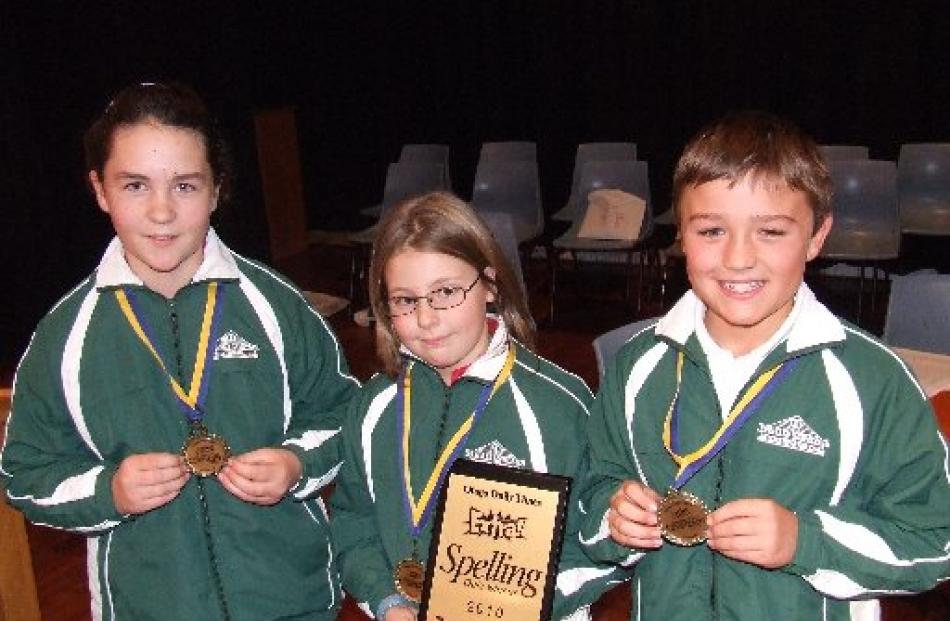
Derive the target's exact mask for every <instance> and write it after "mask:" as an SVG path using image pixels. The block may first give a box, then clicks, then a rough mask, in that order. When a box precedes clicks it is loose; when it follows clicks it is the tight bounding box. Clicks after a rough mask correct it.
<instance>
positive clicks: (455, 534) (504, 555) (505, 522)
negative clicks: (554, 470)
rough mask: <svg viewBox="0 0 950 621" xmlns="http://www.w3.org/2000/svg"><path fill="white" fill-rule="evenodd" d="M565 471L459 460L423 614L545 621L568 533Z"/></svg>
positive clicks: (442, 512) (439, 522)
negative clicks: (527, 468) (543, 472)
mask: <svg viewBox="0 0 950 621" xmlns="http://www.w3.org/2000/svg"><path fill="white" fill-rule="evenodd" d="M570 488H571V480H570V479H569V478H567V477H561V476H555V475H550V474H541V473H536V472H531V471H527V470H517V469H513V468H506V467H503V466H493V465H488V464H482V463H476V462H472V461H468V460H465V459H459V460H458V461H456V462H455V464H454V465H453V466H452V469H451V470H450V471H449V474H448V476H447V477H446V482H445V485H444V486H443V488H442V494H441V495H440V497H439V505H438V509H437V512H436V514H435V522H434V524H433V529H432V541H431V544H430V546H429V561H428V563H426V574H425V583H424V585H423V592H422V603H421V606H420V608H419V620H420V621H426V620H429V621H466V620H475V619H478V620H481V621H484V620H485V619H502V620H508V621H544V620H545V619H548V618H549V617H550V614H551V605H552V602H553V598H554V584H555V580H556V578H557V563H558V559H559V558H560V554H561V543H562V541H563V539H564V526H565V518H566V512H567V498H568V495H569V493H570Z"/></svg>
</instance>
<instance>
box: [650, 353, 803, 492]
mask: <svg viewBox="0 0 950 621" xmlns="http://www.w3.org/2000/svg"><path fill="white" fill-rule="evenodd" d="M683 361H684V354H683V352H682V351H680V352H679V354H678V355H677V358H676V392H675V393H674V395H673V401H672V402H671V403H670V408H669V411H668V412H667V414H666V421H665V422H664V423H663V446H665V447H666V450H667V451H668V452H669V454H670V455H671V456H672V457H673V461H674V462H676V465H677V466H679V469H678V470H677V473H676V478H675V479H674V481H673V485H672V486H671V487H672V488H673V489H679V488H681V487H682V486H683V485H685V484H686V482H687V481H689V480H690V479H691V478H692V477H693V475H695V474H696V473H697V472H699V470H700V469H702V467H703V466H705V465H706V464H707V463H709V461H710V460H711V459H712V458H713V457H715V456H716V455H718V454H719V452H720V451H721V450H722V449H723V448H725V446H726V445H727V444H728V443H729V441H730V440H732V438H733V437H735V435H736V434H737V433H738V432H739V430H740V429H741V428H742V426H743V425H745V423H746V422H747V421H748V420H749V419H750V418H752V416H753V415H754V414H755V413H756V412H757V411H758V410H759V408H760V407H761V406H762V403H763V402H764V401H765V399H766V398H768V396H769V395H770V394H772V392H773V391H774V390H775V389H776V388H777V387H778V386H779V385H780V384H781V383H782V382H784V381H785V379H786V378H787V377H788V375H789V374H790V373H791V372H792V370H793V369H794V368H795V366H796V365H797V364H798V358H791V359H789V360H786V361H785V362H782V363H780V364H777V365H775V366H774V367H772V368H770V369H768V370H767V371H765V372H764V373H762V374H761V375H760V376H759V377H758V378H756V380H755V381H754V382H752V385H751V386H749V388H748V389H747V390H746V391H745V393H744V394H743V395H742V398H741V399H739V401H738V403H736V404H735V406H733V408H732V410H730V412H729V415H728V416H727V417H726V419H725V420H724V421H723V422H722V425H721V426H720V427H719V429H718V430H717V431H716V433H715V434H713V436H712V438H710V439H709V441H707V442H706V443H705V444H703V445H702V446H701V447H699V448H698V449H696V450H695V451H693V452H691V453H687V454H686V455H680V454H679V423H680V421H679V418H680V416H679V397H680V386H681V384H682V380H683Z"/></svg>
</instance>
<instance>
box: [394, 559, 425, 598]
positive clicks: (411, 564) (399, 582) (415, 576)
mask: <svg viewBox="0 0 950 621" xmlns="http://www.w3.org/2000/svg"><path fill="white" fill-rule="evenodd" d="M425 577H426V570H425V567H424V566H423V565H422V563H421V562H419V561H418V560H416V559H413V558H407V559H403V560H401V561H399V564H398V565H396V570H395V571H394V572H393V578H395V579H396V590H397V591H398V592H399V593H400V594H401V595H403V596H404V597H407V598H408V599H410V600H412V601H414V602H415V603H417V604H418V603H419V602H421V601H422V583H423V582H424V580H425Z"/></svg>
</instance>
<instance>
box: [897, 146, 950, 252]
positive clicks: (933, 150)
mask: <svg viewBox="0 0 950 621" xmlns="http://www.w3.org/2000/svg"><path fill="white" fill-rule="evenodd" d="M897 170H898V173H897V177H898V196H899V198H900V217H901V231H902V232H904V233H912V234H915V235H940V236H943V235H950V143H929V144H905V145H902V146H901V150H900V155H899V157H898V160H897Z"/></svg>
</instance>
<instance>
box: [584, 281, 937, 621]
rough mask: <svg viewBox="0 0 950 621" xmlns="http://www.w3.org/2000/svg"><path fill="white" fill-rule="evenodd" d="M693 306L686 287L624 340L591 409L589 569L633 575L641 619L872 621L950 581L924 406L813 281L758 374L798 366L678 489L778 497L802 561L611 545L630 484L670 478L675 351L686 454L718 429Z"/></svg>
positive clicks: (933, 441) (723, 497)
mask: <svg viewBox="0 0 950 621" xmlns="http://www.w3.org/2000/svg"><path fill="white" fill-rule="evenodd" d="M699 304H701V303H700V302H699V300H698V299H697V298H696V296H695V295H694V294H693V293H692V292H688V293H687V294H686V296H685V297H684V298H683V299H681V300H680V301H679V302H678V303H677V305H676V306H675V307H674V308H673V309H672V310H671V311H670V312H669V313H668V314H667V315H666V316H665V317H663V318H662V319H661V320H660V321H659V322H658V323H657V324H655V325H654V326H651V327H650V328H648V329H646V330H645V331H643V332H641V333H639V334H638V335H636V336H634V337H633V338H632V339H631V340H630V341H629V342H628V343H627V344H626V345H624V347H623V348H621V350H620V352H619V353H618V355H617V357H616V359H615V360H614V361H613V363H612V364H611V365H609V367H608V370H607V375H606V378H605V382H604V385H603V388H602V390H601V392H600V393H599V395H598V397H597V400H596V402H595V404H594V406H593V409H592V412H591V421H590V427H589V440H590V443H591V447H592V449H591V452H592V453H591V469H590V476H589V478H588V480H587V483H586V484H585V489H584V491H583V493H582V501H583V502H584V503H585V504H586V506H587V509H588V516H587V517H588V519H587V521H586V522H585V524H584V526H583V528H582V541H583V542H584V544H585V546H586V549H587V551H588V553H589V554H590V555H591V557H592V558H595V559H598V560H601V561H607V560H609V561H614V562H617V563H619V564H622V565H624V566H634V567H635V570H634V576H633V583H632V593H633V600H634V601H633V607H632V617H633V618H635V619H649V620H653V619H662V620H663V621H675V620H677V619H684V620H685V619H689V620H690V621H693V620H695V619H749V620H756V621H758V620H760V619H782V620H783V621H784V620H793V619H808V620H814V619H829V620H834V619H873V618H878V617H879V613H880V607H879V605H878V601H877V600H876V599H875V598H877V597H879V596H882V595H887V594H895V593H909V592H914V591H922V590H927V589H929V588H931V587H933V586H934V585H935V584H936V583H937V582H938V581H940V580H944V579H946V578H947V577H948V575H950V472H948V455H947V446H946V443H945V442H944V440H943V438H942V437H941V435H940V433H939V431H938V430H937V428H936V424H935V421H934V415H933V411H932V410H931V408H930V406H929V404H928V402H927V399H926V396H925V395H924V393H923V391H922V390H921V388H920V386H919V384H918V383H917V381H916V380H915V379H914V377H913V375H912V374H911V373H910V372H909V371H908V369H907V367H906V365H905V364H904V363H903V362H902V361H901V360H900V359H899V358H897V356H895V355H894V354H893V353H892V352H891V351H889V350H888V349H887V348H886V347H885V346H884V345H882V344H881V343H880V342H879V341H878V340H876V339H874V338H873V337H871V336H869V335H867V334H866V333H864V332H862V331H860V330H858V329H857V328H855V327H853V326H851V325H848V324H846V323H844V322H842V321H841V320H839V319H838V318H836V317H835V316H834V315H832V314H831V313H830V312H829V311H828V310H827V309H826V308H825V307H824V306H823V305H821V304H820V303H819V302H818V301H817V300H816V299H815V298H814V295H813V294H812V293H811V291H810V290H808V288H807V287H806V286H805V285H802V287H801V289H800V290H799V293H798V296H797V301H796V305H799V304H800V305H801V307H802V308H801V309H800V312H799V313H798V316H797V318H796V319H795V320H794V322H793V323H792V325H791V327H790V331H789V333H788V336H787V338H786V339H785V340H784V342H782V343H780V344H779V345H778V346H777V348H776V349H775V350H773V351H772V352H771V353H770V354H768V355H767V356H766V358H765V360H764V361H763V362H762V364H761V365H760V367H759V372H761V371H763V370H765V369H768V368H771V367H773V366H775V365H776V364H777V363H778V362H780V361H782V360H788V359H793V358H797V359H798V362H797V366H795V367H794V368H793V370H792V371H791V373H790V374H789V375H788V376H787V379H786V380H785V381H784V383H782V384H780V385H778V386H777V387H776V388H775V390H774V392H772V393H771V394H770V395H769V396H768V397H766V399H765V400H764V402H763V404H762V407H761V409H759V410H758V411H757V412H756V413H755V414H754V415H753V417H752V418H751V419H750V420H749V421H748V422H747V423H746V424H745V426H744V427H742V428H741V430H740V431H739V432H738V433H737V435H736V436H735V437H734V439H733V440H732V441H731V442H730V443H729V444H727V445H726V446H725V448H724V449H723V450H722V451H721V452H720V453H719V454H718V456H717V457H716V458H714V459H713V460H712V461H711V462H709V463H708V464H707V465H706V466H705V467H704V468H703V469H702V470H700V471H699V472H698V473H697V474H696V475H695V476H694V477H693V478H692V479H691V480H689V481H688V482H687V483H686V485H685V487H684V488H683V489H685V490H686V491H689V492H692V493H693V494H695V495H696V496H698V497H700V498H701V499H702V500H703V501H704V502H705V503H706V506H707V507H709V508H710V509H715V508H717V507H719V506H721V505H723V504H725V503H727V502H729V501H732V500H736V499H740V498H771V499H773V500H775V501H776V502H778V503H779V504H781V505H783V506H784V507H786V508H788V509H790V510H792V511H794V512H795V513H796V514H797V516H798V546H797V550H796V552H795V557H794V559H793V561H792V562H791V563H790V564H789V565H788V566H786V567H784V568H781V569H779V570H774V571H769V570H765V569H762V568H760V567H757V566H754V565H751V564H746V563H743V562H739V561H734V560H730V559H728V558H726V557H724V556H722V555H719V554H716V553H713V552H712V551H710V549H709V548H708V547H707V546H706V545H704V544H700V545H697V546H694V547H678V546H675V545H672V544H670V543H666V542H665V543H664V544H663V546H662V547H661V548H660V549H659V550H657V551H645V550H637V549H630V548H626V547H623V546H620V545H618V544H616V543H614V542H613V541H612V540H611V539H610V536H609V533H608V530H607V526H606V520H605V518H606V513H607V510H608V508H609V504H610V496H611V494H613V493H614V491H615V490H616V489H617V487H618V486H619V484H620V482H621V481H623V480H625V479H633V480H637V481H640V482H642V483H644V484H646V485H647V486H649V487H651V488H653V489H654V490H656V491H657V492H659V493H660V494H663V493H665V491H666V490H667V488H668V487H669V486H670V485H671V483H672V482H673V478H674V474H675V468H674V463H673V460H672V458H671V457H670V455H669V453H667V451H666V449H665V448H664V444H663V440H662V433H663V424H664V419H665V417H666V415H667V411H668V408H669V407H670V403H671V400H672V399H673V396H674V392H675V385H676V370H675V368H676V359H677V355H678V352H681V351H682V352H684V354H685V364H684V368H683V375H682V386H681V388H680V391H679V395H680V397H679V399H680V406H679V407H680V424H679V430H680V431H679V435H680V438H681V445H680V446H681V448H680V450H679V452H680V453H681V454H685V453H688V452H691V451H694V450H696V449H698V448H699V447H700V446H702V445H703V444H705V443H706V442H707V441H708V440H709V439H710V438H711V437H712V436H713V434H714V433H715V432H716V430H717V429H718V428H719V426H720V424H721V423H722V416H721V414H720V405H719V400H718V399H717V396H716V393H715V389H714V387H713V383H712V380H711V378H710V372H709V368H708V365H707V361H706V356H705V354H704V352H703V350H702V348H701V346H700V344H699V342H698V341H697V338H696V335H695V332H694V327H695V322H696V317H697V316H701V313H698V312H697V305H699ZM757 375H758V373H756V374H755V376H757ZM755 376H754V377H755Z"/></svg>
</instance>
